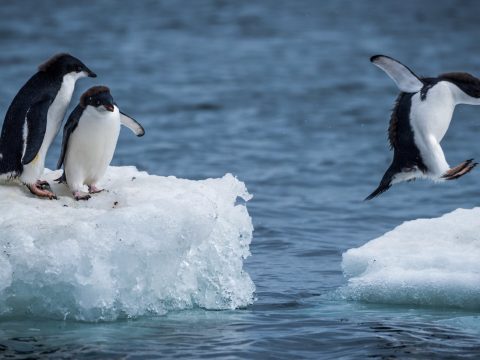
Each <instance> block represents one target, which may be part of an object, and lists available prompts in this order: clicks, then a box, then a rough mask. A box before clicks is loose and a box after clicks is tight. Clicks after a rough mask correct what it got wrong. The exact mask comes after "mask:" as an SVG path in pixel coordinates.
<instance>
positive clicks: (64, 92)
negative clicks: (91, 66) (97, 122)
mask: <svg viewBox="0 0 480 360" xmlns="http://www.w3.org/2000/svg"><path fill="white" fill-rule="evenodd" d="M76 80H77V77H76V76H75V75H72V74H67V75H65V76H64V77H63V82H62V86H61V87H60V90H59V91H58V93H57V96H56V97H55V99H54V100H53V102H52V104H51V105H50V107H49V109H48V113H47V127H46V129H45V135H44V137H43V142H42V146H41V147H40V150H39V151H38V153H37V156H36V157H35V159H34V160H33V161H32V162H30V163H29V164H26V165H24V167H23V172H22V175H21V179H22V181H23V182H24V183H27V184H33V183H35V182H36V181H37V180H38V179H39V178H40V176H41V175H42V173H43V169H44V167H45V157H46V156H47V152H48V149H49V148H50V145H51V144H52V142H53V140H54V139H55V136H57V134H58V131H59V130H60V127H61V125H62V121H63V118H64V117H65V113H66V111H67V107H68V104H70V100H71V99H72V94H73V90H74V88H75V82H76Z"/></svg>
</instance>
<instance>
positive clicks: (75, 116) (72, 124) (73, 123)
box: [55, 105, 83, 181]
mask: <svg viewBox="0 0 480 360" xmlns="http://www.w3.org/2000/svg"><path fill="white" fill-rule="evenodd" d="M82 113H83V108H82V107H81V106H80V105H77V107H76V108H75V109H74V110H73V111H72V113H71V114H70V116H69V117H68V120H67V122H66V123H65V126H64V127H63V139H62V152H61V153H60V158H59V159H58V162H57V169H60V168H61V167H62V165H63V160H64V159H65V154H66V152H67V146H68V139H70V135H72V133H73V131H74V130H75V129H76V128H77V126H78V121H79V120H80V117H81V116H82ZM64 175H65V173H64ZM57 180H59V179H57ZM57 180H55V181H57Z"/></svg>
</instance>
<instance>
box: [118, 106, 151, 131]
mask: <svg viewBox="0 0 480 360" xmlns="http://www.w3.org/2000/svg"><path fill="white" fill-rule="evenodd" d="M120 122H121V123H122V125H124V126H126V127H127V128H129V129H130V130H132V132H133V133H134V134H135V135H137V136H143V135H144V134H145V130H144V129H143V127H142V125H140V124H139V123H138V122H137V120H135V119H134V118H132V117H130V116H128V115H127V114H125V113H123V112H121V111H120Z"/></svg>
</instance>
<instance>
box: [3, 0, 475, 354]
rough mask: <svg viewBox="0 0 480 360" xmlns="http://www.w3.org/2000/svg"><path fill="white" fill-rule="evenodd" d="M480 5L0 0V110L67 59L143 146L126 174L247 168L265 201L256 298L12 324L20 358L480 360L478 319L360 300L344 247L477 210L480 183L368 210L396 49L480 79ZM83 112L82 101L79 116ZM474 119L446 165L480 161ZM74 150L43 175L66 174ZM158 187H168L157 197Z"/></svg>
mask: <svg viewBox="0 0 480 360" xmlns="http://www.w3.org/2000/svg"><path fill="white" fill-rule="evenodd" d="M479 12H480V5H479V4H478V3H477V2H475V1H463V2H461V3H460V2H456V1H446V0H444V1H422V2H421V3H420V2H417V1H402V2H398V1H382V2H380V1H362V2H353V1H341V0H339V1H315V0H310V1H308V0H299V1H274V0H271V1H268V0H267V1H262V2H258V1H221V0H218V1H213V0H208V1H207V0H199V1H193V0H191V1H173V0H172V1H137V2H135V3H133V2H132V3H120V2H115V1H96V2H95V3H93V2H92V3H87V4H84V3H82V2H74V1H63V2H61V3H60V2H56V1H42V2H41V3H38V2H36V1H18V2H9V3H2V4H0V15H1V19H2V21H1V22H0V66H1V71H0V80H1V82H2V86H1V87H0V109H1V112H2V114H3V113H5V111H6V109H7V107H8V105H9V103H10V101H11V100H12V98H13V96H14V95H15V93H16V91H17V90H18V89H19V88H20V86H22V85H23V83H24V82H25V81H26V80H27V78H28V77H29V76H31V74H33V72H34V69H35V67H36V66H37V65H38V64H39V63H40V62H42V61H43V60H44V59H46V58H48V57H49V56H50V55H51V54H53V53H56V52H59V51H68V52H71V53H72V54H74V55H75V56H77V57H79V58H80V59H82V60H83V61H84V62H85V63H86V64H87V65H88V66H89V67H90V68H91V69H92V70H93V71H95V72H96V73H97V74H98V75H99V77H98V78H97V79H94V81H92V80H90V79H87V80H82V81H81V82H79V83H78V86H77V90H76V93H75V95H74V100H73V101H76V100H75V99H78V96H79V95H80V93H81V92H82V91H83V90H85V89H86V88H88V87H89V86H91V85H93V84H105V85H108V86H109V87H110V88H111V90H112V94H113V96H114V98H115V100H116V101H117V103H118V104H119V106H120V107H121V108H122V109H123V110H124V111H125V112H127V113H129V114H131V115H132V116H134V117H135V118H136V119H137V120H139V121H140V122H141V123H142V124H143V125H144V127H145V129H146V135H145V137H144V138H142V139H137V138H135V137H133V136H131V134H130V133H129V132H127V131H124V132H122V134H121V137H120V141H119V144H118V147H117V151H116V155H115V158H114V161H113V165H118V166H123V165H135V166H137V167H138V168H139V169H140V170H146V171H148V172H149V173H152V174H158V175H165V176H168V175H174V176H177V177H181V178H188V179H193V180H196V179H205V178H209V177H215V178H218V177H222V176H223V175H224V174H225V173H228V172H230V173H232V174H234V175H235V176H237V177H238V179H240V180H241V181H243V182H245V184H246V185H247V187H248V190H249V192H250V193H251V194H253V196H254V198H253V199H252V200H251V201H249V203H248V205H247V206H248V210H249V213H250V215H251V217H252V219H253V224H254V227H255V231H254V236H253V241H252V244H251V246H250V250H251V253H252V256H251V257H249V258H248V259H247V261H246V263H245V270H246V271H247V272H248V274H250V276H251V278H252V280H253V282H254V283H255V285H256V293H255V296H256V301H255V302H254V303H253V304H252V305H250V306H247V307H246V308H242V309H238V310H231V311H207V310H203V309H192V310H188V311H177V312H169V313H168V314H166V315H163V316H151V317H148V316H144V317H140V318H137V319H131V320H122V321H115V322H105V323H83V322H74V321H56V320H47V319H37V318H34V319H32V318H29V317H15V318H4V319H1V320H0V356H4V357H7V356H8V357H10V358H38V357H42V356H44V357H50V358H55V357H57V358H62V357H63V358H69V357H74V358H84V357H89V358H159V357H166V358H173V357H191V358H207V357H220V358H248V359H252V358H261V359H263V358H296V359H299V358H311V359H318V358H325V359H327V358H346V359H348V358H359V359H360V358H362V359H363V358H385V359H390V358H432V357H433V356H435V357H436V358H441V357H444V358H452V357H471V358H475V357H477V355H478V354H479V353H480V340H479V333H480V325H479V324H480V320H479V318H478V316H479V314H478V312H475V311H473V310H471V311H467V310H461V309H456V308H438V307H421V306H406V305H405V306H393V305H382V304H366V303H361V302H353V301H351V302H348V301H344V300H341V299H339V298H338V297H337V296H335V293H336V291H337V289H339V288H340V287H342V286H344V285H345V283H346V280H345V278H344V276H343V274H342V269H341V261H342V253H343V252H345V251H346V250H348V249H350V248H352V247H358V246H361V245H363V244H364V243H366V242H368V241H369V240H371V239H373V238H376V237H378V236H381V235H382V234H383V233H385V232H386V231H388V230H391V229H392V228H394V227H395V226H397V225H399V224H401V223H403V222H404V221H407V220H412V219H417V218H432V217H437V216H440V215H442V214H444V213H447V212H450V211H453V210H455V209H457V208H472V207H475V206H477V205H478V195H479V191H478V171H477V170H474V171H473V172H472V173H471V174H469V175H468V176H465V177H464V178H462V179H460V180H459V181H457V182H451V183H448V184H433V183H430V182H424V181H417V182H415V183H408V184H401V185H397V186H395V187H394V188H392V189H391V190H390V191H388V192H387V193H385V194H384V195H382V196H381V197H380V198H378V199H375V200H373V201H371V202H363V201H362V199H363V198H364V197H365V196H367V195H368V194H369V193H370V192H371V191H372V190H373V189H374V188H375V187H376V186H377V184H378V181H379V180H380V178H381V176H382V175H383V171H384V170H385V169H386V167H387V166H388V164H389V162H390V159H391V156H392V154H391V153H390V152H389V150H388V145H387V140H386V129H387V126H388V119H389V112H390V109H391V107H392V105H393V101H394V99H395V97H396V94H397V90H396V88H395V85H394V84H393V83H392V81H391V80H390V79H388V77H387V76H386V75H385V74H384V73H382V72H381V71H380V70H378V69H377V68H375V67H374V66H372V65H371V64H370V62H369V57H370V56H371V55H374V54H377V53H384V54H388V55H390V56H393V57H395V58H398V59H399V60H401V61H403V62H404V63H405V64H407V65H408V66H409V67H410V68H412V69H413V70H414V71H415V72H416V73H417V74H419V75H426V76H428V75H430V76H434V75H436V74H439V73H442V72H446V71H452V70H461V71H468V72H470V73H472V74H475V75H480V67H479V63H480V62H479V60H478V51H479V50H480V45H479V41H478V35H479V31H478V14H479ZM73 106H74V104H73V103H72V107H73ZM479 111H480V108H475V107H468V106H460V107H458V108H457V110H456V112H455V114H454V117H453V122H452V126H451V127H450V130H449V132H448V134H447V136H446V138H445V139H444V142H443V148H444V150H445V153H446V156H447V160H448V161H449V162H450V163H451V164H457V163H459V162H461V161H463V160H465V159H469V158H472V157H473V158H477V159H480V148H479V147H478V140H477V137H478V133H479V131H480V122H479V119H480V113H479ZM59 146H60V137H59V138H57V140H56V142H55V144H54V145H53V146H52V148H51V150H50V153H49V155H48V158H47V166H48V167H51V168H52V167H54V165H55V163H56V160H57V157H58V155H59ZM152 191H155V189H152Z"/></svg>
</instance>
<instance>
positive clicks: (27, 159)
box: [22, 97, 52, 165]
mask: <svg viewBox="0 0 480 360" xmlns="http://www.w3.org/2000/svg"><path fill="white" fill-rule="evenodd" d="M51 103H52V99H51V98H50V97H45V98H43V99H42V100H40V101H37V102H36V103H34V104H33V105H32V106H31V107H30V108H29V109H28V110H27V115H26V116H25V121H26V127H25V129H26V131H27V133H26V134H24V136H25V142H26V146H25V150H24V153H23V156H22V164H23V165H26V164H29V163H31V162H32V161H33V159H35V157H36V156H37V154H38V151H39V150H40V147H41V146H42V143H43V138H44V137H45V130H46V129H47V113H48V108H49V107H50V104H51Z"/></svg>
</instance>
